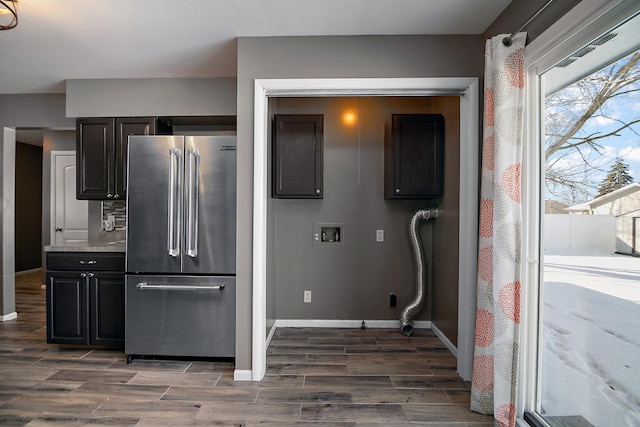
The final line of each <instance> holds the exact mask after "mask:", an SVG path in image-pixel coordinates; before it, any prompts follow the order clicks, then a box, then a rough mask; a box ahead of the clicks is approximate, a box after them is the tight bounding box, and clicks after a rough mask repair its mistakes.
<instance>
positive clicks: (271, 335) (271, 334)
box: [265, 320, 278, 348]
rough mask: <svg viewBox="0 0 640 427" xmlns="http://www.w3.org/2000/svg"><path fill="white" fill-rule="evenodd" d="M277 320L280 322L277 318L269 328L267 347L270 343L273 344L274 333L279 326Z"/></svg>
mask: <svg viewBox="0 0 640 427" xmlns="http://www.w3.org/2000/svg"><path fill="white" fill-rule="evenodd" d="M277 322H278V321H277V320H276V321H275V322H273V325H271V329H269V335H268V336H267V344H266V345H265V348H269V344H271V340H272V339H273V334H275V333H276V329H277V328H278V326H277Z"/></svg>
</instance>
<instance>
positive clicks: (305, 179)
mask: <svg viewBox="0 0 640 427" xmlns="http://www.w3.org/2000/svg"><path fill="white" fill-rule="evenodd" d="M323 155H324V152H323V115H322V114H276V115H275V116H274V134H273V197H276V198H289V199H322V197H323V193H324V191H323V188H322V184H323V176H322V175H323Z"/></svg>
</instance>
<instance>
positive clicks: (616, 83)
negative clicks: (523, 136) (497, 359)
mask: <svg viewBox="0 0 640 427" xmlns="http://www.w3.org/2000/svg"><path fill="white" fill-rule="evenodd" d="M583 3H590V2H583ZM609 3H617V2H609ZM589 7H591V10H590V11H587V12H589V13H584V14H583V19H582V21H581V22H579V23H578V24H576V26H575V28H574V29H573V30H569V31H570V32H569V33H565V34H556V36H555V39H556V42H555V44H556V46H555V47H556V48H555V50H554V51H553V52H552V53H547V52H545V53H541V52H542V51H541V50H540V46H542V45H543V44H544V43H547V44H548V43H551V45H553V39H554V36H553V35H551V36H548V38H547V39H546V40H545V39H544V38H543V40H541V41H540V42H539V44H538V45H537V46H532V49H530V51H531V50H533V51H534V54H533V55H532V56H533V58H528V59H530V61H531V63H530V64H529V67H528V70H529V85H530V88H529V91H528V96H529V97H530V98H531V100H530V101H529V104H528V107H529V109H530V110H531V111H529V113H528V117H529V123H530V124H531V126H530V127H529V129H528V133H527V135H528V139H529V141H530V142H534V143H532V144H530V146H529V151H528V152H527V156H526V157H527V160H526V168H527V169H528V172H525V177H526V178H525V181H526V184H525V194H527V202H528V204H529V209H528V211H527V215H526V222H527V224H528V226H529V227H528V234H527V237H526V246H525V251H526V253H527V259H528V260H529V261H530V262H529V263H528V264H527V267H526V270H527V271H526V272H525V274H526V277H527V286H526V287H525V288H526V289H525V292H526V294H525V298H526V299H525V301H526V303H527V306H526V313H525V319H526V320H525V323H524V324H523V332H524V341H523V346H522V348H523V351H524V352H525V354H523V358H522V360H523V361H524V363H523V365H524V366H523V367H522V374H523V375H522V378H523V381H522V386H521V390H520V391H521V399H522V407H523V408H524V410H525V411H528V412H530V413H531V414H530V415H529V419H535V420H536V421H537V422H538V423H540V424H539V425H545V424H546V425H549V426H555V425H562V426H572V425H576V426H583V425H587V426H588V425H593V426H596V427H598V426H610V425H616V426H627V425H628V426H632V425H640V409H639V406H638V402H640V386H639V385H638V382H637V379H638V378H640V365H638V363H637V362H636V361H637V360H640V328H638V324H637V322H638V320H637V319H640V258H638V257H636V255H637V254H638V252H640V247H638V250H637V251H636V243H635V240H636V237H635V234H634V232H635V225H636V219H635V218H636V217H640V184H637V183H635V184H633V182H634V181H638V180H639V179H640V162H637V160H640V155H638V157H636V153H638V154H640V51H639V49H640V17H638V15H636V13H637V12H638V9H640V8H639V7H638V5H637V4H636V5H633V4H632V2H619V4H618V5H614V6H608V8H607V10H605V11H603V10H602V5H596V4H595V2H593V3H592V4H591V5H585V7H583V8H582V10H583V11H585V10H587V9H588V8H589ZM576 9H579V8H576ZM594 16H598V18H596V19H593V18H592V17H594ZM569 19H572V18H571V17H569ZM573 19H575V17H573ZM557 28H558V27H556V29H555V30H554V29H553V28H552V30H550V31H556V32H557V31H558V29H557ZM551 45H548V46H551ZM535 49H538V54H536V53H535ZM532 83H533V84H532ZM636 190H638V194H637V195H636V194H635V191H636ZM636 196H637V203H638V206H637V207H634V206H635V203H636ZM638 224H640V218H639V219H638ZM638 232H640V228H638ZM638 245H639V246H640V237H639V238H638ZM536 261H539V263H538V262H536Z"/></svg>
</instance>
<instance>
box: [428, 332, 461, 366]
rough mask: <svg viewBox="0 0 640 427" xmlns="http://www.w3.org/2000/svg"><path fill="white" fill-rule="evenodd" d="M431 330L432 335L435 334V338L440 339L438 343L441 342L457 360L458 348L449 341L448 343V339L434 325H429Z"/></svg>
mask: <svg viewBox="0 0 640 427" xmlns="http://www.w3.org/2000/svg"><path fill="white" fill-rule="evenodd" d="M431 330H432V331H433V333H434V334H436V336H437V337H438V339H440V341H442V343H443V344H444V345H445V346H446V347H447V348H448V349H449V351H450V352H451V354H453V355H454V356H455V358H456V359H457V358H458V348H457V347H456V346H455V345H453V343H452V342H451V341H449V338H447V337H446V336H445V335H444V334H443V333H442V331H441V330H440V329H438V327H437V326H436V325H433V324H432V325H431Z"/></svg>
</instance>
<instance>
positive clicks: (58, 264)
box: [47, 252, 124, 271]
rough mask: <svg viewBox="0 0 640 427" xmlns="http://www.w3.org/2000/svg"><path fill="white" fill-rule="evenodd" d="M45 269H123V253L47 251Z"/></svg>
mask: <svg viewBox="0 0 640 427" xmlns="http://www.w3.org/2000/svg"><path fill="white" fill-rule="evenodd" d="M47 270H68V271H89V270H90V271H124V254H123V253H107V252H51V253H47Z"/></svg>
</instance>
